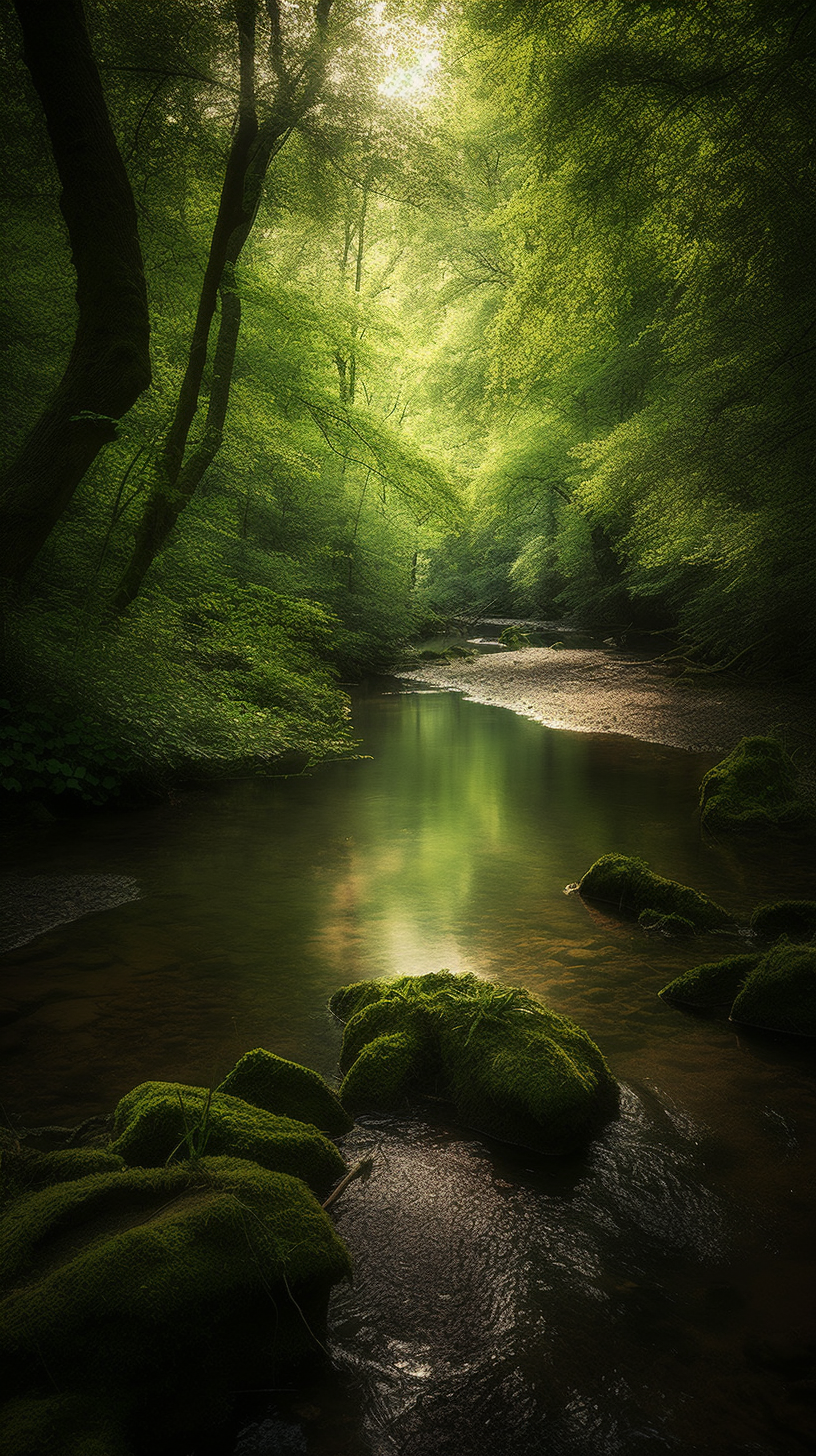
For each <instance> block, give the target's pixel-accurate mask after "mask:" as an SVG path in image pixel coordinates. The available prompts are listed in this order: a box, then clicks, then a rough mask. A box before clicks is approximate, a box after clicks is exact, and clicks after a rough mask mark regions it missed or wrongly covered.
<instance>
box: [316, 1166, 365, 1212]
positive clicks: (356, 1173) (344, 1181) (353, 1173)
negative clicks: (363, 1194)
mask: <svg viewBox="0 0 816 1456" xmlns="http://www.w3.org/2000/svg"><path fill="white" fill-rule="evenodd" d="M373 1167H374V1155H373V1153H369V1155H368V1157H367V1158H361V1159H360V1161H359V1163H355V1164H354V1167H353V1168H349V1170H348V1172H347V1173H346V1176H345V1177H344V1178H341V1179H340V1182H339V1183H338V1185H337V1187H336V1188H333V1189H332V1191H331V1193H330V1194H329V1196H328V1198H327V1199H326V1202H325V1203H324V1204H323V1208H331V1206H332V1204H333V1203H336V1202H337V1199H338V1198H339V1197H340V1194H341V1193H343V1192H344V1191H345V1189H346V1188H348V1186H349V1183H353V1182H354V1179H355V1178H363V1179H365V1178H368V1177H369V1176H370V1174H371V1169H372V1168H373Z"/></svg>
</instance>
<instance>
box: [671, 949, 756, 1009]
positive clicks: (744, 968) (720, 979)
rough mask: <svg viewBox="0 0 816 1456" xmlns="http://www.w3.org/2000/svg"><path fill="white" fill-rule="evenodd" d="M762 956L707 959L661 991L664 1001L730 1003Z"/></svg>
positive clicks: (703, 1005) (704, 1004) (706, 1006)
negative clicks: (718, 959)
mask: <svg viewBox="0 0 816 1456" xmlns="http://www.w3.org/2000/svg"><path fill="white" fill-rule="evenodd" d="M758 960H759V957H758V956H755V955H739V956H728V957H727V959H726V960H722V961H707V962H706V963H705V964H704V965H702V966H694V967H693V968H692V969H691V970H690V971H686V972H685V973H684V974H683V975H682V976H678V977H677V978H676V979H675V980H674V981H670V982H669V984H668V986H664V987H663V990H662V991H659V992H658V995H659V996H662V998H663V1000H664V1001H672V1002H676V1004H677V1005H678V1006H695V1007H699V1008H700V1009H715V1008H716V1007H718V1006H730V1005H731V1002H732V1001H733V1000H734V997H735V996H736V994H737V992H738V991H739V989H740V986H741V985H742V983H743V981H744V980H745V978H746V976H748V975H749V974H750V972H751V971H752V970H753V969H754V967H755V965H756V964H757V962H758Z"/></svg>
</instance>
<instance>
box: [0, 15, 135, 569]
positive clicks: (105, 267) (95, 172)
mask: <svg viewBox="0 0 816 1456" xmlns="http://www.w3.org/2000/svg"><path fill="white" fill-rule="evenodd" d="M14 4H15V9H16V11H17V15H18V17H19V21H20V26H21V28H22V32H23V43H24V52H23V54H24V59H25V62H26V65H27V66H28V69H29V71H30V73H31V78H32V81H33V83H34V86H35V88H36V90H37V93H38V95H39V97H40V100H41V102H42V106H43V111H44V113H45V120H46V124H47V127H48V134H49V137H50V140H51V147H52V150H53V154H54V161H55V163H56V167H57V172H58V174H59V179H60V183H61V186H62V193H61V197H60V209H61V211H62V215H63V217H64V219H65V224H66V227H67V230H68V238H69V241H70V245H71V257H72V262H73V265H74V269H75V271H76V300H77V305H78V309H79V317H78V321H77V327H76V334H75V337H74V342H73V347H72V349H71V354H70V357H69V360H68V364H67V366H66V369H65V372H64V374H63V376H62V379H61V381H60V383H59V385H58V387H57V389H56V392H55V393H54V395H53V397H52V399H51V400H50V402H49V403H48V405H47V406H46V407H45V409H44V410H43V412H42V413H41V415H40V417H39V419H38V420H37V421H36V423H35V425H34V427H33V429H32V430H31V432H30V434H29V436H28V438H27V439H26V440H25V442H24V443H23V446H22V448H21V450H20V453H19V455H18V456H17V459H16V460H15V461H14V462H13V463H12V465H11V466H10V467H9V469H8V470H7V471H6V473H5V475H4V477H3V478H2V479H0V577H5V578H17V579H19V578H20V577H22V576H23V575H24V574H25V572H26V571H27V570H28V568H29V566H30V565H31V563H32V561H33V560H34V558H35V556H36V555H37V552H38V551H39V550H40V547H41V546H42V545H43V543H44V542H45V540H46V538H47V537H48V535H49V534H50V532H51V530H52V528H53V526H54V525H55V523H56V522H57V521H58V520H59V518H60V516H61V515H62V513H63V511H64V510H65V508H66V506H67V505H68V503H69V501H70V500H71V497H72V496H73V494H74V491H75V490H76V487H77V485H78V484H79V482H80V480H81V479H82V477H83V475H84V474H85V472H86V471H87V469H88V467H89V466H90V465H91V464H92V463H93V461H94V460H95V458H96V456H97V455H98V453H99V451H100V450H101V449H102V447H103V446H104V445H105V444H107V443H108V442H109V441H111V440H114V439H115V438H116V421H117V420H119V419H121V417H122V415H124V414H125V413H126V412H127V410H129V409H130V408H131V406H132V405H133V404H134V402H135V401H136V400H137V399H138V397H139V395H140V394H141V393H142V391H143V390H145V389H146V388H147V387H148V385H149V383H150V320H149V314H148V306H147V290H146V286H145V278H144V268H143V264H142V255H141V249H140V247H139V234H138V226H137V219H136V208H135V204H134V201H133V194H132V192H131V188H130V183H129V181H128V177H127V173H126V171H125V168H124V164H123V162H122V158H121V156H120V155H119V149H118V147H117V144H116V138H115V137H114V134H113V129H112V127H111V123H110V119H109V116H108V111H107V107H106V105H105V98H104V94H103V91H102V84H101V81H100V79H99V72H98V71H97V68H96V64H95V62H94V58H93V54H92V51H91V45H90V40H89V38H88V32H87V28H86V25H85V18H84V14H83V10H82V4H81V0H14Z"/></svg>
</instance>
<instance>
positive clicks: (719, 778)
mask: <svg viewBox="0 0 816 1456" xmlns="http://www.w3.org/2000/svg"><path fill="white" fill-rule="evenodd" d="M700 812H701V818H702V822H703V824H704V826H705V828H706V829H711V830H714V831H716V832H721V831H726V832H732V831H737V832H750V831H757V830H768V829H785V828H791V827H796V826H797V825H801V824H803V823H804V822H805V820H806V819H807V817H808V811H807V806H806V805H805V803H804V802H803V800H802V798H801V797H800V794H799V792H798V788H797V778H796V769H795V768H794V765H793V762H792V760H791V758H790V757H789V755H788V754H787V753H786V752H785V750H784V748H783V747H782V745H781V743H778V742H777V740H776V739H775V738H743V739H741V740H740V742H739V743H738V744H737V746H736V748H734V749H732V751H731V753H729V754H728V755H727V757H726V758H724V759H722V760H721V762H720V763H717V764H715V765H714V767H713V768H712V769H709V771H708V773H707V774H706V775H705V778H704V779H703V781H702V783H701V785H700Z"/></svg>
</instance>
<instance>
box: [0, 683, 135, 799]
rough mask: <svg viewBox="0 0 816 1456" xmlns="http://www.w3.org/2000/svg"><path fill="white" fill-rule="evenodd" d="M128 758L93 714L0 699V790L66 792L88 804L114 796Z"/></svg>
mask: <svg viewBox="0 0 816 1456" xmlns="http://www.w3.org/2000/svg"><path fill="white" fill-rule="evenodd" d="M134 767H135V765H134V762H133V759H132V758H128V757H127V756H126V754H125V753H124V752H123V751H122V748H121V745H120V744H119V743H117V741H116V739H115V737H114V736H113V735H112V734H110V733H109V732H108V731H106V728H105V726H104V725H102V724H100V723H98V722H94V720H93V719H92V718H89V717H86V716H84V715H80V714H74V713H72V712H71V710H70V708H69V709H67V710H66V711H65V712H64V713H62V714H61V713H59V712H57V711H54V710H52V711H50V712H49V711H44V710H43V709H42V708H38V707H36V706H34V705H26V706H13V705H12V703H11V702H10V701H9V700H8V699H7V698H0V788H2V789H4V790H5V791H6V792H7V793H10V794H21V795H23V796H25V797H26V798H29V797H31V796H33V795H35V796H41V795H43V794H44V795H46V796H47V797H48V798H50V797H51V796H52V795H66V796H67V797H68V798H74V799H79V800H82V801H83V802H84V803H87V804H104V803H106V802H107V800H109V799H112V798H115V797H116V796H117V794H118V793H119V792H120V790H121V788H122V784H123V781H124V779H125V778H126V776H127V775H128V774H132V773H133V770H134Z"/></svg>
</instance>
